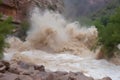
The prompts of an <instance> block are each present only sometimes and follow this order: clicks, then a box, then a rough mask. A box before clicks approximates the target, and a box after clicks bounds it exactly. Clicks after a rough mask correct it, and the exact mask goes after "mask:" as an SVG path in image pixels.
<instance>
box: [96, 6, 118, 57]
mask: <svg viewBox="0 0 120 80" xmlns="http://www.w3.org/2000/svg"><path fill="white" fill-rule="evenodd" d="M106 19H107V21H106V20H105V19H101V20H97V21H95V25H96V27H97V29H98V32H99V41H100V42H101V44H102V45H103V48H104V50H105V51H104V52H105V53H106V55H107V56H108V57H112V56H113V53H114V52H115V50H117V45H118V44H119V43H120V8H118V9H117V11H116V12H115V14H114V15H112V16H110V17H109V18H106Z"/></svg>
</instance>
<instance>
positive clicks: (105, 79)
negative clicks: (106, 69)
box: [102, 77, 112, 80]
mask: <svg viewBox="0 0 120 80" xmlns="http://www.w3.org/2000/svg"><path fill="white" fill-rule="evenodd" d="M102 80H112V79H111V78H110V77H105V78H103V79H102Z"/></svg>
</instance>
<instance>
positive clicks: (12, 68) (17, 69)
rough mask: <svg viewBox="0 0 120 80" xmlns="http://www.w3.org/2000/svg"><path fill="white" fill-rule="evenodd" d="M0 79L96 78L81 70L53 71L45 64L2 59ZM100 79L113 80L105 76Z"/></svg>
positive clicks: (84, 79) (67, 79)
mask: <svg viewBox="0 0 120 80" xmlns="http://www.w3.org/2000/svg"><path fill="white" fill-rule="evenodd" d="M0 80H95V79H93V78H92V77H87V76H85V75H84V74H83V73H81V72H77V73H73V72H69V73H68V72H60V71H57V72H51V71H48V72H47V71H45V68H44V66H42V65H41V66H37V65H33V64H28V63H24V62H22V61H19V62H6V61H0ZM100 80H111V79H110V78H109V77H105V78H103V79H100Z"/></svg>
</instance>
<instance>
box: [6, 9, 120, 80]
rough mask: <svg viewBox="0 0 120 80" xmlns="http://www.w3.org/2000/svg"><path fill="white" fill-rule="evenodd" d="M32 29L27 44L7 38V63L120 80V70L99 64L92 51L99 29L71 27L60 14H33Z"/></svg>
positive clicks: (107, 63) (106, 63)
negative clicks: (13, 62) (18, 63)
mask: <svg viewBox="0 0 120 80" xmlns="http://www.w3.org/2000/svg"><path fill="white" fill-rule="evenodd" d="M30 22H31V28H30V30H29V31H28V36H27V38H26V40H25V41H21V40H20V39H19V38H16V37H8V38H7V39H6V42H7V43H8V44H9V48H6V49H5V52H4V60H9V61H10V60H14V61H19V60H22V61H25V62H29V63H34V64H37V65H44V66H45V68H46V69H47V70H51V71H67V72H69V71H72V72H83V73H84V74H85V75H87V76H91V77H93V78H95V79H101V78H103V77H107V76H109V77H111V78H112V80H120V66H119V65H115V64H112V63H110V62H108V61H106V60H105V59H102V60H96V59H95V58H96V54H97V52H93V51H91V50H90V48H92V46H94V45H95V43H96V40H97V29H96V28H95V27H94V26H92V27H89V28H86V27H82V26H80V24H79V23H78V22H73V23H69V22H68V21H66V20H65V19H64V17H63V16H62V15H60V14H59V13H54V12H50V11H45V12H40V11H39V9H38V8H36V9H35V10H33V12H32V13H31V17H30Z"/></svg>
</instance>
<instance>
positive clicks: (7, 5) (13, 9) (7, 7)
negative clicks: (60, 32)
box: [0, 0, 63, 23]
mask: <svg viewBox="0 0 120 80" xmlns="http://www.w3.org/2000/svg"><path fill="white" fill-rule="evenodd" d="M34 6H38V7H40V8H42V9H45V8H47V9H51V10H57V11H59V12H61V11H62V10H63V2H62V0H2V3H1V4H0V13H2V14H3V15H4V17H3V19H5V18H6V17H7V16H11V17H13V21H14V22H15V23H20V22H21V20H22V19H24V18H25V17H26V16H27V12H28V10H29V9H30V8H32V7H34Z"/></svg>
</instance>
